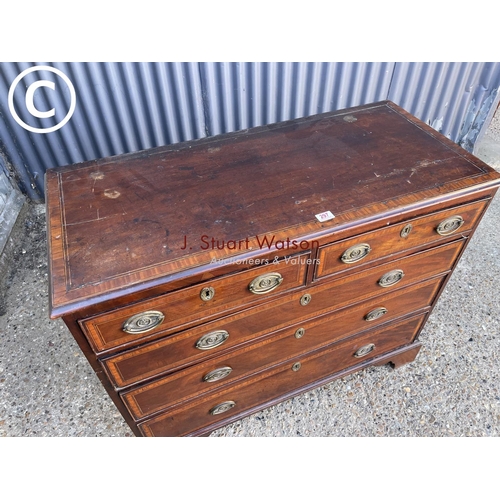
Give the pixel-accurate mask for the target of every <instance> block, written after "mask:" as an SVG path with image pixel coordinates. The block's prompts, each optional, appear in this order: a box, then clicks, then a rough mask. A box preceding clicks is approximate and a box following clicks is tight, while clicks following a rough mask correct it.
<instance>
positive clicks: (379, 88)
mask: <svg viewBox="0 0 500 500" xmlns="http://www.w3.org/2000/svg"><path fill="white" fill-rule="evenodd" d="M200 69H201V78H202V82H203V87H204V89H205V92H206V106H207V113H206V116H207V128H208V132H209V134H210V135H216V134H221V133H224V132H230V131H234V130H241V129H245V128H250V127H255V126H258V125H264V124H268V123H276V122H280V121H284V120H290V119H293V118H299V117H303V116H309V115H313V114H316V113H322V112H326V111H333V110H337V109H342V108H347V107H350V106H356V105H359V104H366V103H369V102H375V101H380V100H383V99H386V98H387V94H388V92H389V86H390V82H391V77H392V73H393V71H394V63H204V64H202V65H201V66H200Z"/></svg>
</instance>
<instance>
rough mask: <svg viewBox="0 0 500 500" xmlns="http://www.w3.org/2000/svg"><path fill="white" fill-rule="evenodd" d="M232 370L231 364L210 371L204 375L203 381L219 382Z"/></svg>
mask: <svg viewBox="0 0 500 500" xmlns="http://www.w3.org/2000/svg"><path fill="white" fill-rule="evenodd" d="M232 371H233V369H232V368H231V367H230V366H224V367H222V368H217V369H216V370H212V371H211V372H208V373H207V374H206V375H204V377H203V382H217V381H219V380H222V379H223V378H226V377H227V376H228V375H229V374H230V373H231V372H232Z"/></svg>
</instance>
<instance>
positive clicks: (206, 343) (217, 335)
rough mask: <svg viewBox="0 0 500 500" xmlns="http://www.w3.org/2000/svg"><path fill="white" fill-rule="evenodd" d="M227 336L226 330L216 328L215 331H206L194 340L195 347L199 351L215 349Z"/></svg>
mask: <svg viewBox="0 0 500 500" xmlns="http://www.w3.org/2000/svg"><path fill="white" fill-rule="evenodd" d="M228 338H229V333H228V332H227V331H226V330H216V331H215V332H210V333H206V334H205V335H203V336H202V337H200V338H199V339H198V342H196V348H197V349H200V350H201V351H208V350H209V349H215V348H216V347H219V346H220V345H222V344H223V343H224V342H225V341H226V340H227V339H228Z"/></svg>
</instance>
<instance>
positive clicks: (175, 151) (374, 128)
mask: <svg viewBox="0 0 500 500" xmlns="http://www.w3.org/2000/svg"><path fill="white" fill-rule="evenodd" d="M499 177H500V176H499V174H497V173H496V172H495V171H494V170H492V169H491V168H490V167H488V166H487V165H486V164H484V163H482V162H481V161H479V160H478V159H477V158H475V157H473V156H472V155H470V154H469V153H467V152H466V151H465V150H463V149H462V148H460V147H459V146H457V145H456V144H454V143H452V142H451V141H449V140H448V139H446V138H445V137H444V136H442V135H441V134H439V133H437V132H435V131H434V130H433V129H431V128H430V127H428V126H427V125H425V124H423V123H422V122H420V121H418V120H417V119H416V118H414V117H413V116H411V115H409V114H408V113H406V112H405V111H404V110H402V109H401V108H399V107H398V106H396V105H395V104H393V103H391V102H382V103H376V104H372V105H366V106H360V107H357V108H351V109H349V110H343V111H339V112H332V113H325V114H322V115H316V116H313V117H308V118H302V119H297V120H294V121H289V122H283V123H278V124H273V125H268V126H262V127H257V128H255V129H250V130H245V131H240V132H235V133H230V134H225V135H222V136H217V137H211V138H207V139H201V140H196V141H190V142H186V143H182V144H175V145H171V146H166V147H160V148H155V149H151V150H147V151H142V152H137V153H132V154H127V155H121V156H115V157H110V158H105V159H100V160H95V161H91V162H86V163H82V164H78V165H72V166H66V167H58V168H54V169H51V170H49V171H48V172H47V174H46V202H47V228H48V242H49V249H50V252H49V264H50V275H51V282H50V284H51V315H52V317H56V316H59V315H61V314H64V313H65V312H68V311H70V310H75V309H77V308H78V307H79V305H81V304H82V303H83V302H84V301H86V300H88V299H89V298H92V297H93V298H97V300H98V299H99V297H104V296H106V294H108V296H109V294H110V293H111V292H116V293H122V292H123V293H125V291H126V290H127V288H128V287H130V286H132V285H134V284H137V283H147V282H152V281H153V280H155V279H158V278H162V277H168V276H176V275H179V273H182V272H185V271H186V270H189V269H194V268H200V266H208V265H210V262H211V261H212V259H214V258H215V259H221V258H225V257H229V256H236V255H241V254H244V253H248V252H254V253H255V254H256V255H257V254H259V252H261V253H262V251H264V250H267V251H268V250H269V249H268V243H270V242H271V240H272V238H273V237H274V238H275V240H286V238H289V239H291V238H297V239H300V238H301V237H302V238H303V237H306V236H308V237H311V235H312V236H314V235H321V234H324V233H326V232H332V231H337V230H340V229H342V228H343V227H346V225H349V224H353V223H356V222H359V221H362V220H368V219H370V218H371V217H374V216H375V215H376V214H380V213H388V212H391V211H393V212H397V211H398V210H401V209H402V207H409V206H417V205H425V204H426V203H429V204H430V203H431V202H432V200H436V199H438V198H443V197H446V196H449V195H451V194H452V193H455V192H459V191H460V192H464V193H465V192H467V191H471V192H472V191H473V190H474V189H475V187H476V186H479V185H481V186H483V187H484V186H485V185H489V186H492V185H494V184H498V182H499ZM326 211H330V212H332V213H333V214H334V215H335V218H334V219H333V220H330V221H326V222H320V221H318V220H317V218H316V217H315V215H316V214H320V213H323V212H326ZM264 238H266V239H265V240H264ZM263 242H265V243H264V246H265V248H262V243H263Z"/></svg>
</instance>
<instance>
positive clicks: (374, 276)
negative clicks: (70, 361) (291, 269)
mask: <svg viewBox="0 0 500 500" xmlns="http://www.w3.org/2000/svg"><path fill="white" fill-rule="evenodd" d="M462 245H463V243H462V242H461V241H460V242H454V243H452V244H448V245H444V246H442V247H438V248H435V249H432V250H427V251H425V252H421V253H419V254H416V255H413V256H410V257H405V258H403V259H400V260H398V261H395V262H392V263H390V264H386V265H384V266H378V267H375V268H373V269H370V270H368V271H363V272H361V273H357V274H355V275H353V276H348V277H343V278H341V279H338V280H335V281H332V282H329V283H324V284H321V285H317V286H314V287H311V288H309V289H307V290H304V291H301V292H294V293H293V294H291V296H290V297H287V298H286V299H282V300H280V301H274V302H272V303H269V304H263V305H262V306H259V307H258V308H257V307H256V308H253V309H251V310H249V311H244V312H242V313H238V314H235V315H232V316H229V317H226V318H223V319H220V320H217V321H212V322H210V323H208V324H205V325H202V326H199V327H195V328H192V329H190V330H187V331H185V332H182V333H178V334H175V335H171V336H169V337H166V338H165V339H162V340H160V341H158V342H155V343H152V344H149V345H147V346H144V347H139V348H137V349H134V350H132V351H130V352H127V353H123V354H119V355H117V356H113V357H110V358H108V359H106V360H104V361H103V364H104V367H105V370H106V371H107V372H108V375H109V377H110V379H111V380H112V382H113V383H114V384H115V385H116V386H117V387H123V386H126V385H130V384H132V383H136V382H139V381H141V380H143V379H144V378H149V377H152V376H155V375H159V374H161V373H165V371H166V370H169V371H173V370H175V369H178V368H181V367H183V366H187V365H189V364H192V363H194V362H197V361H201V360H203V358H206V357H207V356H209V355H217V354H218V353H219V352H220V351H222V350H224V349H226V348H230V347H235V346H237V345H239V344H241V343H242V342H246V341H249V340H252V339H256V338H258V337H260V336H262V335H263V334H265V333H270V332H272V331H274V330H277V329H280V328H283V327H285V326H287V325H290V324H294V323H297V322H298V321H300V320H305V319H308V318H312V317H314V316H316V315H318V314H325V313H327V312H329V311H333V310H336V309H339V308H342V307H347V306H350V305H351V304H355V303H358V302H360V301H363V300H366V299H369V298H371V297H375V296H380V295H383V294H384V293H387V292H389V291H393V290H397V289H400V288H403V287H404V286H406V285H411V284H415V283H418V282H420V281H422V280H425V279H427V278H431V277H433V276H434V275H437V274H439V273H444V272H447V271H448V270H449V269H450V268H451V267H452V265H453V263H454V262H455V259H456V256H457V254H458V253H459V251H460V249H461V248H462ZM394 270H397V271H399V270H402V271H403V272H404V276H403V278H402V279H401V280H400V281H399V282H397V283H395V284H394V285H392V286H389V287H383V286H380V285H379V284H378V281H379V280H380V279H381V278H382V277H383V276H384V275H387V274H388V273H391V272H392V271H394ZM306 291H307V295H308V296H310V298H311V299H310V301H309V302H307V304H306V305H305V306H303V305H301V299H302V298H303V296H304V294H305V293H304V292H306ZM219 332H226V334H227V335H228V336H227V338H226V340H224V341H223V342H220V343H219V344H217V338H220V339H222V338H221V335H222V334H221V333H219ZM210 335H212V336H213V337H214V342H213V343H212V346H211V347H212V348H211V349H207V350H203V349H199V348H197V347H196V344H197V342H198V341H199V340H200V339H202V338H203V337H205V336H210Z"/></svg>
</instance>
